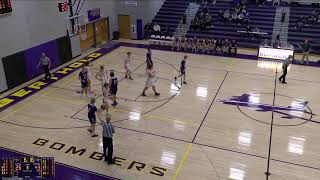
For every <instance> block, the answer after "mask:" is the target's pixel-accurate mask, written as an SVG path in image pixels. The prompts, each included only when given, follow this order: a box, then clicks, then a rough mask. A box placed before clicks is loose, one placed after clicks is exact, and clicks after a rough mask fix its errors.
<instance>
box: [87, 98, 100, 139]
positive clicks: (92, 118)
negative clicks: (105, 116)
mask: <svg viewBox="0 0 320 180" xmlns="http://www.w3.org/2000/svg"><path fill="white" fill-rule="evenodd" d="M95 102H96V99H95V98H91V101H90V104H88V118H89V122H90V127H89V128H88V131H89V132H90V133H91V137H97V136H98V134H96V133H95V129H96V123H97V121H96V112H97V111H98V109H97V107H96V106H95V105H94V103H95Z"/></svg>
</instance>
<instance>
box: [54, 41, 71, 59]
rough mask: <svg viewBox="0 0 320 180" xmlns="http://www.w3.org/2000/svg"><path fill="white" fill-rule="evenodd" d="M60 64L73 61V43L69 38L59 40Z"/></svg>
mask: <svg viewBox="0 0 320 180" xmlns="http://www.w3.org/2000/svg"><path fill="white" fill-rule="evenodd" d="M57 43H58V52H59V58H60V64H64V63H66V62H69V61H70V60H71V59H72V50H71V42H70V38H69V37H68V36H64V37H62V38H59V39H57Z"/></svg>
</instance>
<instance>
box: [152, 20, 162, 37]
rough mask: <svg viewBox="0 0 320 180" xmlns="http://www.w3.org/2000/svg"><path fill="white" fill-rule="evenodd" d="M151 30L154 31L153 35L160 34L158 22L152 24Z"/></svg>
mask: <svg viewBox="0 0 320 180" xmlns="http://www.w3.org/2000/svg"><path fill="white" fill-rule="evenodd" d="M153 31H154V34H155V35H160V32H161V28H160V26H159V24H157V23H155V24H154V26H153Z"/></svg>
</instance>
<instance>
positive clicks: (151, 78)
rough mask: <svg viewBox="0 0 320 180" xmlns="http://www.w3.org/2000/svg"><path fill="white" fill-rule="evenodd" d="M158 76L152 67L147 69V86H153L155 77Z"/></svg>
mask: <svg viewBox="0 0 320 180" xmlns="http://www.w3.org/2000/svg"><path fill="white" fill-rule="evenodd" d="M155 76H156V71H155V70H154V69H153V68H152V69H147V81H146V86H147V87H151V86H154V84H155V80H154V77H155Z"/></svg>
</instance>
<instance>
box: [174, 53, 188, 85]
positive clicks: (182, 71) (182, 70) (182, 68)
mask: <svg viewBox="0 0 320 180" xmlns="http://www.w3.org/2000/svg"><path fill="white" fill-rule="evenodd" d="M187 58H188V56H186V55H185V56H184V58H183V60H182V61H181V64H180V74H179V75H178V76H177V77H174V80H175V81H176V80H177V78H179V77H182V76H183V84H187V82H186V62H187Z"/></svg>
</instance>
